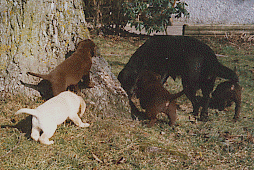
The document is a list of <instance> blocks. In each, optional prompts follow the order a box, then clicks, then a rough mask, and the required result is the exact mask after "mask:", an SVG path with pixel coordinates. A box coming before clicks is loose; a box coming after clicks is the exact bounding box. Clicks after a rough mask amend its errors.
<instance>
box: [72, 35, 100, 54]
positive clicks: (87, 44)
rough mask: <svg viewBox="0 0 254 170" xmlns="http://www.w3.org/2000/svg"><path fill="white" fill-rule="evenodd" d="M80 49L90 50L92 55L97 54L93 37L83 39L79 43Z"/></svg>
mask: <svg viewBox="0 0 254 170" xmlns="http://www.w3.org/2000/svg"><path fill="white" fill-rule="evenodd" d="M77 49H80V50H89V51H90V54H91V56H92V57H93V56H96V49H97V48H96V45H95V43H94V42H93V41H92V40H91V39H86V40H82V41H80V42H79V43H78V48H77Z"/></svg>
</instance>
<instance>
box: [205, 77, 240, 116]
mask: <svg viewBox="0 0 254 170" xmlns="http://www.w3.org/2000/svg"><path fill="white" fill-rule="evenodd" d="M241 93H242V88H241V86H240V85H239V84H238V83H237V82H233V81H225V82H223V83H220V84H219V85H218V86H217V87H216V89H215V91H214V92H213V93H212V98H211V101H210V103H209V107H210V108H214V109H218V110H220V111H222V110H224V109H225V108H226V107H229V106H231V105H232V104H233V102H235V116H234V119H235V120H237V119H238V118H239V115H240V110H241Z"/></svg>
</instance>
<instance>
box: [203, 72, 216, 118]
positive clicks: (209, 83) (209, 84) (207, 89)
mask: <svg viewBox="0 0 254 170" xmlns="http://www.w3.org/2000/svg"><path fill="white" fill-rule="evenodd" d="M214 82H215V77H212V78H209V79H207V80H206V81H203V83H202V84H201V90H202V94H203V105H202V110H201V114H200V120H201V121H207V120H208V107H209V102H210V94H211V93H212V91H213V87H214Z"/></svg>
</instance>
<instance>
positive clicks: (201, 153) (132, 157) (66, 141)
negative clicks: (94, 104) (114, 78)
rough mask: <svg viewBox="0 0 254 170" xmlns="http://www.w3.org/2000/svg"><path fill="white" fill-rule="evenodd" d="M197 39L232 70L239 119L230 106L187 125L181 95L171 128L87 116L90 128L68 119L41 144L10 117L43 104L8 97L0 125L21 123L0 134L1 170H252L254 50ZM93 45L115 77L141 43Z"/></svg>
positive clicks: (23, 120)
mask: <svg viewBox="0 0 254 170" xmlns="http://www.w3.org/2000/svg"><path fill="white" fill-rule="evenodd" d="M200 39H202V40H203V41H205V42H206V43H208V45H209V46H211V48H212V49H213V50H214V51H215V52H216V53H218V54H221V55H222V56H220V57H218V59H219V60H220V62H222V63H223V64H224V65H226V66H228V67H230V68H234V67H235V66H236V67H237V72H238V74H239V78H240V84H241V86H242V87H243V89H244V90H243V94H242V102H243V103H242V111H241V116H240V120H239V121H237V122H233V121H232V118H233V115H234V107H230V108H228V109H227V111H221V112H219V111H216V110H212V109H210V110H209V113H210V114H209V118H210V120H209V121H208V122H199V121H193V119H192V117H191V115H190V114H189V113H190V112H191V111H192V107H191V104H190V102H189V100H188V99H187V98H186V97H185V96H183V97H181V98H180V99H178V103H179V104H180V106H181V108H182V110H179V111H178V117H179V118H178V120H177V124H176V125H175V126H174V127H169V126H168V124H167V118H166V117H164V115H160V121H159V122H158V123H157V124H156V125H155V126H154V127H152V128H147V127H146V126H145V125H143V124H142V122H139V121H138V120H127V119H124V118H114V117H105V118H103V119H100V118H97V117H94V116H91V115H90V114H89V112H88V113H87V115H86V118H87V121H88V122H90V123H91V124H92V126H91V127H89V128H78V127H76V126H75V125H74V124H73V123H72V122H70V121H67V122H65V123H64V124H63V125H60V126H59V127H58V129H57V131H56V132H55V134H54V136H53V137H52V140H54V141H55V143H54V144H53V145H51V146H45V145H41V144H40V143H37V142H35V141H33V140H32V139H31V138H30V136H29V134H25V133H24V132H23V131H26V130H22V128H20V126H21V127H26V128H28V129H29V126H31V122H30V121H31V120H30V119H28V118H29V117H28V118H27V115H25V114H24V115H14V113H15V111H17V110H18V109H20V108H23V107H29V108H35V107H37V106H39V105H40V104H41V103H43V101H41V100H39V99H38V100H30V99H29V98H27V97H26V96H18V95H17V96H12V95H10V96H8V97H6V98H2V99H1V101H0V120H1V123H0V124H1V125H15V124H18V125H19V124H21V125H20V126H19V129H17V128H13V127H5V128H3V127H2V128H1V129H0V165H1V166H0V167H1V168H0V169H253V168H254V138H253V136H254V124H253V121H254V116H253V111H254V108H253V103H254V101H253V100H254V92H253V91H254V87H253V86H254V85H253V79H254V78H253V73H252V70H253V69H254V61H253V55H254V47H253V44H248V43H245V44H243V43H240V42H234V41H232V40H228V39H225V38H214V37H210V38H209V37H200ZM93 40H94V41H95V42H96V43H97V44H99V46H100V49H101V55H102V56H103V57H105V58H106V60H107V61H108V62H109V64H110V65H111V68H112V72H113V73H114V74H115V75H117V74H118V73H119V72H120V70H121V69H122V68H123V67H124V64H126V63H127V62H128V60H129V58H130V56H131V54H133V53H134V52H135V50H136V49H137V48H138V47H139V46H140V45H141V44H142V43H143V42H144V41H145V38H139V37H118V36H106V37H100V36H95V35H93ZM220 81H222V80H220V79H218V81H217V83H218V82H220ZM166 88H167V89H168V90H169V91H171V92H173V93H174V92H177V91H179V89H180V88H182V86H181V81H180V79H177V80H176V82H174V81H173V80H172V79H169V80H168V82H167V84H166ZM83 120H84V121H86V120H85V119H84V118H83ZM18 125H17V126H18ZM8 152H9V153H8Z"/></svg>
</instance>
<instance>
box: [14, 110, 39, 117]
mask: <svg viewBox="0 0 254 170" xmlns="http://www.w3.org/2000/svg"><path fill="white" fill-rule="evenodd" d="M20 113H27V114H29V115H33V116H35V117H37V115H38V111H37V110H35V109H26V108H25V109H20V110H18V111H17V112H16V113H15V115H17V114H20Z"/></svg>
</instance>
